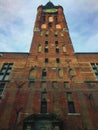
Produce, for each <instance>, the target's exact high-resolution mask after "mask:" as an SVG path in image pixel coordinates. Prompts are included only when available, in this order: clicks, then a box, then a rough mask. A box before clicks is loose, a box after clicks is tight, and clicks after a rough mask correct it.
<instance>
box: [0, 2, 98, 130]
mask: <svg viewBox="0 0 98 130" xmlns="http://www.w3.org/2000/svg"><path fill="white" fill-rule="evenodd" d="M0 130H98V53H75V52H74V49H73V45H72V42H71V39H70V35H69V30H68V26H67V23H66V19H65V16H64V13H63V8H62V7H61V6H55V5H54V4H53V3H52V2H48V3H47V4H46V5H45V6H42V5H41V6H39V7H38V9H37V16H36V21H35V26H34V36H33V39H32V44H31V49H30V52H29V53H11V52H10V53H5V52H2V53H0Z"/></svg>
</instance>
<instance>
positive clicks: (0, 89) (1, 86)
mask: <svg viewBox="0 0 98 130" xmlns="http://www.w3.org/2000/svg"><path fill="white" fill-rule="evenodd" d="M4 88H5V82H0V98H2V96H3V91H4Z"/></svg>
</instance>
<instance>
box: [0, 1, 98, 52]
mask: <svg viewBox="0 0 98 130" xmlns="http://www.w3.org/2000/svg"><path fill="white" fill-rule="evenodd" d="M47 2H48V0H39V1H37V2H36V1H35V0H17V1H16V0H0V52H3V51H4V52H29V49H30V45H31V40H32V36H33V27H34V22H35V18H36V13H37V7H38V6H39V5H45V4H46V3H47ZM52 2H53V3H54V4H55V5H61V6H63V8H64V14H65V17H66V20H67V24H68V28H69V32H70V36H71V40H72V43H73V45H74V50H75V52H98V0H77V1H76V0H69V1H67V0H53V1H52Z"/></svg>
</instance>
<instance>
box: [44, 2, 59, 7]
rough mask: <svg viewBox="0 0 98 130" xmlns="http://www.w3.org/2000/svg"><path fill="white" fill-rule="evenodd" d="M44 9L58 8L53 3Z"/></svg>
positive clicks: (49, 3)
mask: <svg viewBox="0 0 98 130" xmlns="http://www.w3.org/2000/svg"><path fill="white" fill-rule="evenodd" d="M43 8H44V9H53V8H57V6H55V5H54V4H53V3H52V2H50V1H49V2H48V3H47V4H46V5H45V6H43Z"/></svg>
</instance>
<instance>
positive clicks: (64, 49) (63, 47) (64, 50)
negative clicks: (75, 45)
mask: <svg viewBox="0 0 98 130" xmlns="http://www.w3.org/2000/svg"><path fill="white" fill-rule="evenodd" d="M62 49H63V52H64V53H66V47H65V46H64V45H63V46H62Z"/></svg>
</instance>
